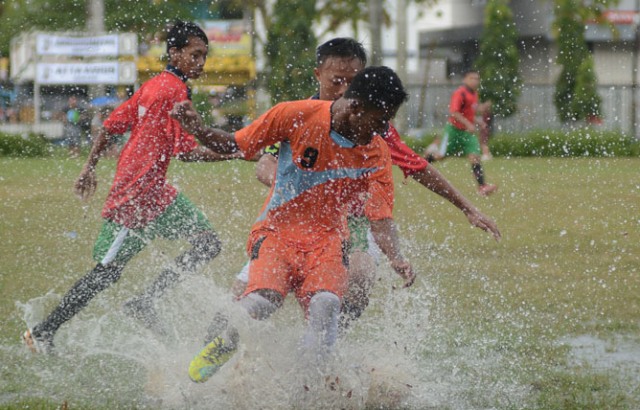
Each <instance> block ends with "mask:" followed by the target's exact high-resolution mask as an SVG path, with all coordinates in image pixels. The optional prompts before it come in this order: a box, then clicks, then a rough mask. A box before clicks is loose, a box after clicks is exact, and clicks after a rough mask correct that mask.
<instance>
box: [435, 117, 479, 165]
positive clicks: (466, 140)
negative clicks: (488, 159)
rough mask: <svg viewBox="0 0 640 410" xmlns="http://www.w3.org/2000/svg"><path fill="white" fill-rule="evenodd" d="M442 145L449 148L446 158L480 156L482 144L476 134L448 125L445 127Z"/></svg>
mask: <svg viewBox="0 0 640 410" xmlns="http://www.w3.org/2000/svg"><path fill="white" fill-rule="evenodd" d="M442 144H443V145H444V146H445V147H446V148H447V150H446V156H448V157H449V156H460V155H471V154H476V155H480V153H481V151H480V142H479V141H478V137H477V136H476V135H475V134H472V133H470V132H468V131H465V130H460V129H458V128H456V127H454V126H453V124H451V123H447V125H445V127H444V135H443V138H442Z"/></svg>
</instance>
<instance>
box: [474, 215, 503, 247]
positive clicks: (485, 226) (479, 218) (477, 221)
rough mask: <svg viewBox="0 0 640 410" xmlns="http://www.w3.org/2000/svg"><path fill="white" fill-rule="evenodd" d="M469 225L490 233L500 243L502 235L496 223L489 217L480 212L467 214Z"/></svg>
mask: <svg viewBox="0 0 640 410" xmlns="http://www.w3.org/2000/svg"><path fill="white" fill-rule="evenodd" d="M467 219H468V220H469V223H470V224H471V225H473V226H475V227H476V228H480V229H482V230H483V231H485V232H490V233H491V234H492V235H493V238H494V239H495V240H496V241H500V238H502V234H501V233H500V231H499V230H498V226H497V225H496V223H495V222H494V221H493V220H492V219H491V218H489V217H488V216H486V215H484V214H482V213H481V212H478V211H472V212H469V213H468V214H467Z"/></svg>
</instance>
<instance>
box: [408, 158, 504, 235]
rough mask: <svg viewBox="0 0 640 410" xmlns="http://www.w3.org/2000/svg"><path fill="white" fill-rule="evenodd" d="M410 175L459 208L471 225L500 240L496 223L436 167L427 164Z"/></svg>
mask: <svg viewBox="0 0 640 410" xmlns="http://www.w3.org/2000/svg"><path fill="white" fill-rule="evenodd" d="M411 176H412V177H413V179H415V180H416V181H418V182H419V183H421V184H422V185H424V186H425V187H426V188H428V189H430V190H431V191H433V192H435V193H436V194H438V195H440V196H441V197H443V198H444V199H446V200H447V201H449V202H451V203H452V204H453V205H455V206H456V208H458V209H460V210H461V211H462V212H463V213H464V214H465V216H466V217H467V219H468V220H469V223H470V224H471V225H473V226H475V227H477V228H480V229H482V230H483V231H486V232H489V233H491V234H492V235H493V237H494V238H495V240H496V241H499V240H500V238H501V237H502V235H501V234H500V231H499V230H498V226H497V225H496V223H495V222H494V221H493V220H492V219H491V218H489V217H488V216H486V215H484V214H483V213H481V212H480V211H479V210H478V209H477V208H476V207H475V206H473V204H472V203H471V202H469V200H468V199H467V198H465V197H464V196H463V195H462V194H461V193H460V192H459V191H458V190H457V189H456V188H455V187H454V186H453V185H451V183H449V181H448V180H447V179H446V178H445V177H444V176H443V175H442V174H441V173H440V171H438V170H437V169H436V168H434V167H432V166H427V167H426V168H425V169H423V170H421V171H418V172H415V173H413V174H411Z"/></svg>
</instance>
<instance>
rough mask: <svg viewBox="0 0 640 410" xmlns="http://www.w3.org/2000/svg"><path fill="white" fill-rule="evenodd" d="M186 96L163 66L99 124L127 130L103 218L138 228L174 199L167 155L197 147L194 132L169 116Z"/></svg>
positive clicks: (180, 83) (113, 131) (181, 84)
mask: <svg viewBox="0 0 640 410" xmlns="http://www.w3.org/2000/svg"><path fill="white" fill-rule="evenodd" d="M186 99H187V86H186V84H185V83H184V82H183V81H182V80H181V79H180V78H178V76H177V75H175V74H173V73H171V72H169V71H164V72H162V73H161V74H159V75H157V76H156V77H154V78H152V79H151V80H149V81H147V82H146V83H144V84H143V85H142V87H140V89H139V90H138V91H136V93H135V94H133V95H132V96H131V98H129V99H128V100H127V101H125V102H124V103H122V104H121V105H120V106H119V107H118V108H116V109H115V110H114V111H113V113H112V114H111V115H110V116H109V118H107V119H106V120H105V122H104V124H103V126H104V128H105V130H106V131H107V132H109V133H111V134H122V133H124V132H126V131H128V130H131V136H130V137H129V140H128V141H127V143H126V144H125V146H124V147H123V149H122V153H121V154H120V158H119V160H118V165H117V168H116V175H115V178H114V181H113V185H112V186H111V190H110V191H109V195H108V196H107V200H106V203H105V205H104V208H103V210H102V217H103V218H106V219H109V220H112V221H114V222H116V223H118V224H121V225H124V226H126V227H128V228H141V227H143V226H145V225H146V224H147V223H148V222H150V221H152V220H153V219H155V218H156V217H157V216H158V215H160V214H161V213H162V212H164V210H165V209H166V208H167V207H168V206H169V205H170V204H171V203H172V202H173V201H174V199H175V198H176V196H177V194H178V193H177V190H176V189H175V188H174V187H172V186H171V185H169V184H168V183H167V180H166V176H167V170H168V168H169V163H170V161H171V158H172V157H174V156H176V155H178V154H181V153H187V152H190V151H192V150H193V149H195V148H196V147H197V143H196V140H195V138H194V137H193V135H191V134H188V133H187V132H186V131H184V130H183V129H182V127H181V126H180V123H179V122H178V121H176V120H174V119H173V118H171V117H170V116H169V112H170V111H171V109H172V108H173V106H174V104H175V103H177V102H180V101H184V100H186Z"/></svg>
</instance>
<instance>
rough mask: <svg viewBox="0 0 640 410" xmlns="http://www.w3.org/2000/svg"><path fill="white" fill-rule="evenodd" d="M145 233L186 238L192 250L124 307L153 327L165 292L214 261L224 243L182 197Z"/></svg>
mask: <svg viewBox="0 0 640 410" xmlns="http://www.w3.org/2000/svg"><path fill="white" fill-rule="evenodd" d="M146 229H147V231H148V232H149V234H150V235H152V236H162V237H164V238H167V239H171V240H176V239H179V238H185V239H187V241H189V243H190V244H191V245H192V248H191V249H189V250H187V251H186V252H184V253H182V254H181V255H179V256H178V257H176V258H175V260H174V262H173V263H171V264H169V265H168V266H165V267H164V268H163V269H162V271H161V272H160V274H159V275H158V276H157V277H156V278H155V279H154V280H153V282H152V283H151V284H150V285H149V286H148V287H147V288H146V289H145V290H144V291H143V292H142V294H140V295H138V296H136V297H134V298H132V299H130V300H128V301H127V302H126V303H125V304H124V310H125V312H126V313H127V314H129V315H131V316H133V317H135V318H137V319H139V320H141V321H142V322H143V323H145V324H146V325H152V324H154V323H156V322H157V321H158V320H157V315H156V313H155V309H154V307H153V304H154V301H155V300H156V299H158V298H160V297H161V296H162V295H163V294H164V292H165V291H166V290H168V289H171V288H172V287H174V286H175V285H176V284H178V283H179V282H180V281H181V280H182V279H183V278H184V277H185V274H190V273H193V272H195V271H196V269H197V268H199V267H200V266H202V265H203V264H205V263H207V262H208V261H210V260H211V259H213V258H215V257H216V256H217V255H218V254H219V253H220V250H221V243H220V240H219V239H218V236H217V234H216V233H215V231H214V230H213V228H212V226H211V224H210V223H209V221H208V220H207V218H206V217H205V216H204V214H203V213H202V212H200V211H199V210H198V209H197V208H196V207H195V206H194V205H193V204H192V203H191V202H190V201H189V200H188V199H187V198H186V197H185V196H183V195H182V194H179V195H178V197H177V198H176V200H175V201H174V203H173V204H171V205H170V206H169V207H168V208H167V209H166V210H165V212H163V213H162V215H160V216H159V217H158V218H156V220H154V221H153V222H151V223H150V224H149V226H148V227H147V228H146ZM152 328H153V327H152ZM156 330H160V329H156ZM160 331H161V330H160Z"/></svg>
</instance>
